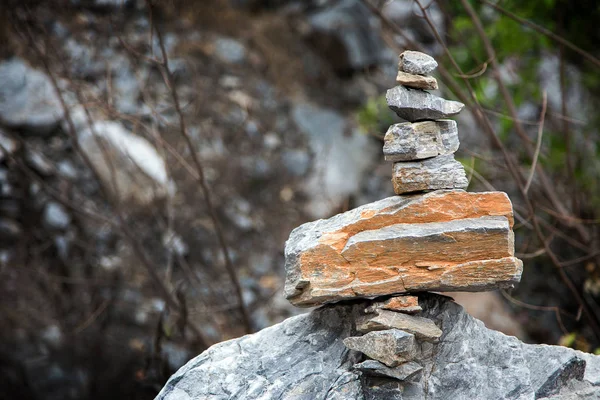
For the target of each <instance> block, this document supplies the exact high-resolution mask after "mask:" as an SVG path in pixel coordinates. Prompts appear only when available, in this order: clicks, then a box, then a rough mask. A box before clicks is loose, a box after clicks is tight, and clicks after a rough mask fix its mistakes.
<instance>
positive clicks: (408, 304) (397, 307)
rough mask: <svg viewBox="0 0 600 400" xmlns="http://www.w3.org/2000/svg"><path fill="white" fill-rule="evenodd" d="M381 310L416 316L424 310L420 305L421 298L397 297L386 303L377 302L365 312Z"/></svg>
mask: <svg viewBox="0 0 600 400" xmlns="http://www.w3.org/2000/svg"><path fill="white" fill-rule="evenodd" d="M379 309H382V310H391V311H397V312H403V313H407V314H414V313H416V312H419V311H421V310H423V309H422V308H421V306H420V305H419V298H418V297H417V296H396V297H392V298H391V299H389V300H386V301H381V302H375V303H373V304H371V305H370V306H368V307H367V308H366V310H365V311H366V312H375V310H379Z"/></svg>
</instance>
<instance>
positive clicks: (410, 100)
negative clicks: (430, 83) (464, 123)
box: [385, 86, 465, 122]
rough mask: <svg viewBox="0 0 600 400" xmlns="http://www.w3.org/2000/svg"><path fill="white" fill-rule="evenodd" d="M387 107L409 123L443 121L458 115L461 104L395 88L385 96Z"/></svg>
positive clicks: (403, 88)
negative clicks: (432, 120) (431, 120)
mask: <svg viewBox="0 0 600 400" xmlns="http://www.w3.org/2000/svg"><path fill="white" fill-rule="evenodd" d="M385 99H386V101H387V104H388V106H389V107H390V108H391V109H392V110H393V111H394V112H395V113H396V114H397V115H398V116H399V117H400V118H402V119H405V120H407V121H410V122H415V121H422V120H429V119H444V118H448V117H451V116H452V115H456V114H458V113H459V112H460V111H461V110H462V109H463V107H464V106H465V105H464V104H463V103H459V102H458V101H452V100H445V99H442V98H441V97H438V96H434V95H432V94H430V93H428V92H425V91H423V90H419V89H409V88H405V87H404V86H396V87H394V88H392V89H389V90H388V91H387V93H386V95H385Z"/></svg>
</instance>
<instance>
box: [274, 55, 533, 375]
mask: <svg viewBox="0 0 600 400" xmlns="http://www.w3.org/2000/svg"><path fill="white" fill-rule="evenodd" d="M436 67H437V63H436V62H435V60H434V59H433V58H431V57H429V56H428V55H426V54H423V53H418V52H413V51H406V52H404V53H402V54H401V55H400V63H399V69H400V71H399V73H398V77H397V82H398V83H399V84H400V85H399V86H396V87H395V88H393V89H390V90H388V92H387V95H386V98H387V102H388V105H389V107H390V108H391V109H392V110H393V111H395V112H396V114H398V115H399V116H400V117H401V118H403V119H405V120H407V121H409V122H404V123H400V124H395V125H392V126H391V127H390V129H389V130H388V132H387V134H386V136H385V144H384V148H383V152H384V155H385V159H386V160H388V161H393V162H394V166H393V178H392V181H393V184H394V191H395V192H396V194H398V196H393V197H389V198H387V199H383V200H379V201H376V202H374V203H370V204H366V205H364V206H361V207H358V208H356V209H354V210H350V211H347V212H345V213H342V214H338V215H336V216H334V217H332V218H329V219H327V220H319V221H315V222H310V223H306V224H304V225H302V226H300V227H298V228H296V229H295V230H294V231H293V232H292V233H291V235H290V238H289V239H288V241H287V242H286V248H285V257H286V283H285V289H284V291H285V296H286V298H287V299H288V300H289V301H290V302H291V303H292V304H294V305H296V306H299V307H310V306H316V305H322V304H326V303H332V302H337V301H342V300H350V299H357V298H364V299H369V300H365V303H364V304H359V305H357V307H358V312H359V314H360V315H359V316H358V317H357V318H356V319H355V322H356V331H357V332H358V333H359V334H362V336H354V337H348V338H346V339H345V340H344V344H345V345H346V347H347V348H348V349H350V350H353V351H358V352H360V353H362V354H363V355H364V356H366V357H367V360H365V361H363V362H359V363H357V364H355V365H354V369H356V370H358V371H361V372H362V373H363V374H367V375H373V376H378V377H385V378H393V379H397V380H400V381H405V382H415V381H418V380H419V379H420V378H421V370H422V369H423V368H422V366H421V365H420V364H419V360H424V359H430V358H431V357H433V355H434V349H435V346H436V343H437V342H438V341H439V340H443V334H444V332H443V331H442V330H441V329H440V327H438V326H437V325H436V323H435V322H434V321H432V320H430V319H427V318H424V317H422V316H421V315H420V314H421V312H422V311H423V310H422V308H421V306H420V304H419V296H422V292H426V291H483V290H494V289H498V288H507V287H513V286H514V284H516V283H517V282H519V280H520V279H521V273H522V262H521V261H520V260H519V259H517V258H515V256H514V234H513V231H512V227H513V224H514V221H513V211H512V204H511V203H510V200H509V199H508V196H507V195H506V194H505V193H503V192H484V193H467V192H465V191H464V189H466V187H467V183H468V182H467V179H466V174H465V171H464V169H463V167H462V165H461V164H460V163H458V162H457V161H456V160H455V159H454V152H455V151H456V150H457V149H458V146H459V141H458V129H457V125H456V122H454V121H453V120H450V119H447V118H448V117H450V116H453V115H456V114H458V113H459V112H460V111H461V109H462V108H463V107H464V105H463V104H462V103H458V102H455V101H449V100H445V99H442V98H440V97H437V96H434V95H432V94H430V93H428V92H426V91H425V90H424V89H435V88H437V81H436V80H435V78H433V77H431V76H428V75H427V74H429V73H431V72H432V71H433V70H434V69H435V68H436ZM420 293H421V294H420Z"/></svg>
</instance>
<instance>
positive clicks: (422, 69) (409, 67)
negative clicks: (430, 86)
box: [398, 50, 438, 75]
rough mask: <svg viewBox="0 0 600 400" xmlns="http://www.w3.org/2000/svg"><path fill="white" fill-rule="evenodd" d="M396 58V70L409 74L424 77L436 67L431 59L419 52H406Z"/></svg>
mask: <svg viewBox="0 0 600 400" xmlns="http://www.w3.org/2000/svg"><path fill="white" fill-rule="evenodd" d="M398 58H399V61H398V69H399V70H400V71H403V72H407V73H409V74H418V75H426V74H428V73H430V72H432V71H433V70H434V69H436V68H437V66H438V63H437V61H435V59H434V58H433V57H431V56H430V55H428V54H425V53H421V52H420V51H412V50H406V51H404V52H402V53H401V54H400V56H399V57H398Z"/></svg>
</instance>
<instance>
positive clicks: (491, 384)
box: [157, 294, 600, 400]
mask: <svg viewBox="0 0 600 400" xmlns="http://www.w3.org/2000/svg"><path fill="white" fill-rule="evenodd" d="M420 296H421V306H422V307H423V309H424V311H423V313H422V316H424V317H427V318H430V319H432V320H434V321H435V322H436V325H437V326H440V327H441V328H442V330H443V334H442V336H441V338H440V341H439V342H438V343H437V344H429V343H426V344H427V345H430V346H433V348H432V351H431V352H429V353H428V354H427V356H425V357H423V358H421V359H416V360H415V361H414V362H415V363H416V364H418V365H419V366H420V367H421V368H422V369H423V370H422V371H421V373H419V374H417V375H416V376H414V377H412V378H407V379H406V380H405V381H404V382H401V381H399V380H398V378H397V377H389V378H386V377H382V376H373V375H374V374H372V373H371V371H370V370H372V369H374V367H375V366H373V365H372V362H367V364H366V365H365V363H364V362H363V363H361V361H362V360H360V359H357V356H358V355H359V353H356V352H352V351H348V350H347V349H346V348H345V346H344V344H343V339H345V338H347V337H349V336H354V335H356V332H355V331H354V328H353V325H354V323H355V322H354V319H355V317H356V316H357V315H358V314H359V312H360V311H361V310H362V309H364V308H365V306H366V305H367V304H360V305H355V306H352V305H335V306H326V307H323V308H319V309H317V310H314V311H312V312H311V313H309V314H304V315H300V316H298V317H293V318H290V319H288V320H286V321H284V322H282V323H280V324H278V325H275V326H272V327H270V328H267V329H264V330H262V331H260V332H258V333H255V334H253V335H247V336H244V337H241V338H239V339H233V340H230V341H227V342H223V343H220V344H217V345H214V346H212V347H211V348H210V349H208V350H207V351H205V352H204V353H202V354H201V355H199V356H198V357H196V358H194V359H193V360H191V361H190V362H188V363H187V364H186V365H185V366H183V367H182V368H181V369H180V370H179V371H177V373H175V374H174V375H173V376H172V377H171V378H170V379H169V381H168V382H167V384H166V385H165V387H164V388H163V389H162V391H161V392H160V394H159V395H158V396H157V399H158V400H183V399H185V400H201V399H202V400H204V399H247V400H252V399H302V400H303V399H306V400H308V399H310V400H312V399H317V398H318V399H327V400H331V399H346V400H352V399H361V400H365V399H376V398H377V399H398V400H400V399H403V400H421V399H425V398H426V399H431V400H451V399H452V400H454V399H510V400H513V399H514V400H517V399H519V400H520V399H531V400H533V399H536V398H544V397H548V398H554V399H563V400H565V399H577V398H579V397H576V396H586V398H597V394H598V391H599V390H600V357H598V356H594V355H591V354H585V353H582V352H579V351H575V350H572V349H568V348H564V347H558V346H545V345H530V344H524V343H522V342H520V341H519V340H518V339H516V338H514V337H511V336H506V335H503V334H502V333H499V332H496V331H492V330H489V329H487V328H486V327H485V326H484V325H483V323H481V322H480V321H478V320H475V319H474V318H472V317H471V316H469V315H468V314H466V313H465V312H464V310H463V309H462V307H460V306H459V305H457V304H455V303H453V302H452V301H450V300H449V299H448V298H445V297H442V296H436V295H433V294H429V295H420ZM405 365H406V364H403V365H400V366H399V367H395V368H390V369H391V370H396V371H400V370H402V369H403V368H406V367H405ZM361 370H363V371H365V372H364V373H363V372H361ZM367 371H368V372H367ZM379 371H383V369H380V370H379ZM361 375H362V376H361ZM382 375H385V374H382ZM578 379H581V380H578ZM594 396H595V397H594Z"/></svg>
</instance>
